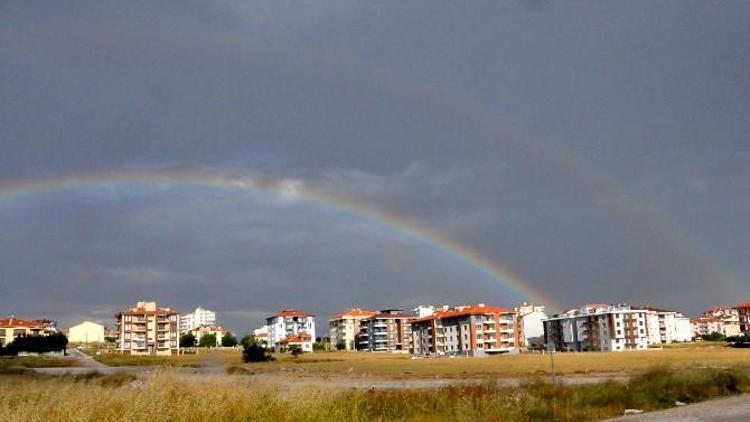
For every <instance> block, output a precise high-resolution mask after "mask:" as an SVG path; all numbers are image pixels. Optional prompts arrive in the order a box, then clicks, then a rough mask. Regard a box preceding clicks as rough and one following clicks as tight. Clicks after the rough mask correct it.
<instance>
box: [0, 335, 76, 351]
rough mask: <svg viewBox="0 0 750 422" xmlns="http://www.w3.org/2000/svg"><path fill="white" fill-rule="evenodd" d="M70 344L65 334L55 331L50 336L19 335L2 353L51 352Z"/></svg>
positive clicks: (60, 349)
mask: <svg viewBox="0 0 750 422" xmlns="http://www.w3.org/2000/svg"><path fill="white" fill-rule="evenodd" d="M67 346H68V338H67V337H65V334H62V333H55V334H50V335H48V336H25V335H24V336H19V337H16V338H15V339H14V340H13V341H12V342H11V343H10V344H8V346H7V347H5V348H4V350H1V351H0V355H4V356H16V355H18V353H19V352H28V353H50V352H61V351H64V350H65V348H66V347H67Z"/></svg>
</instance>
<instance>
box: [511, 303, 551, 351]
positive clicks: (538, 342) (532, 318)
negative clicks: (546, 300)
mask: <svg viewBox="0 0 750 422" xmlns="http://www.w3.org/2000/svg"><path fill="white" fill-rule="evenodd" d="M514 312H515V314H516V338H518V348H522V347H532V346H542V345H543V344H544V322H543V321H544V320H545V319H547V311H546V309H545V307H544V306H541V305H534V304H533V303H530V304H529V303H526V302H524V303H523V305H521V306H516V307H515V309H514Z"/></svg>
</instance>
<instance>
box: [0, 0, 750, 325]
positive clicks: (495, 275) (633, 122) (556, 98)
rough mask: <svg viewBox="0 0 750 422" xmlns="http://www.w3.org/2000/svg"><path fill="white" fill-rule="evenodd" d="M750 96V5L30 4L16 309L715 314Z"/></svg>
mask: <svg viewBox="0 0 750 422" xmlns="http://www.w3.org/2000/svg"><path fill="white" fill-rule="evenodd" d="M748 116H750V3H749V2H746V1H723V2H704V1H688V0H680V1H628V2H619V1H596V2H593V1H583V2H582V1H556V0H547V1H544V0H536V1H528V0H527V1H523V0H519V1H506V2H498V1H473V2H469V3H462V2H458V3H456V2H443V1H411V2H401V1H383V2H369V1H349V0H347V1H317V2H294V1H279V0H274V1H264V2H257V1H244V0H243V1H239V0H237V1H234V0H224V1H215V2H203V1H197V0H187V1H161V2H153V1H140V0H133V1H128V2H120V1H110V0H96V1H91V2H88V1H77V2H61V1H35V2H28V1H4V2H2V3H0V315H8V314H13V315H16V316H19V317H29V318H51V319H56V320H58V321H59V324H60V325H61V326H62V327H68V326H70V325H72V324H75V323H77V322H80V321H81V320H84V319H87V320H93V321H98V322H102V323H105V324H108V325H110V326H112V325H113V324H114V314H115V313H116V312H117V311H118V310H120V309H123V308H125V307H128V306H133V305H134V304H135V302H136V301H138V300H144V299H145V300H156V301H158V303H159V304H161V305H163V306H172V307H175V308H177V309H179V310H180V311H183V312H188V311H190V310H192V309H194V308H195V307H196V306H198V305H202V306H204V307H207V308H209V309H213V310H215V311H216V312H217V314H218V319H219V322H220V323H221V324H223V325H224V326H225V327H228V328H229V329H231V330H233V331H236V332H238V333H245V332H248V331H249V330H251V329H253V328H257V327H258V326H260V325H261V324H262V322H263V319H264V318H265V317H266V316H268V315H270V314H272V313H274V312H275V311H277V310H279V309H282V308H298V309H301V310H304V311H308V312H312V313H314V314H316V315H317V316H318V326H319V327H320V328H319V332H320V334H325V327H326V326H327V324H326V322H325V321H326V320H327V318H328V317H329V316H330V315H332V314H334V313H336V312H338V311H340V310H342V309H344V308H347V307H351V306H359V307H364V308H372V309H385V308H401V309H412V308H414V307H416V306H417V305H419V304H424V303H437V304H443V303H446V304H465V303H477V302H482V303H487V304H492V305H500V306H508V307H512V306H514V305H517V304H519V303H521V302H522V301H535V302H539V303H542V304H545V305H547V306H548V308H549V309H550V311H552V312H556V311H560V310H563V309H565V308H569V307H575V306H579V305H582V304H585V303H629V304H648V305H652V306H658V307H662V308H672V309H676V310H679V311H682V312H684V313H685V314H687V315H697V314H698V313H700V312H701V311H702V310H703V309H704V308H707V307H709V306H713V305H719V304H729V305H731V304H736V303H739V302H741V301H744V300H750V240H749V239H750V226H749V225H748V216H750V139H748V133H750V119H749V118H748ZM191 174H192V175H206V174H209V175H214V176H215V178H216V177H219V178H222V180H230V181H231V180H234V181H237V180H242V181H246V183H234V184H232V183H209V180H208V179H210V177H209V178H207V177H205V176H202V177H198V176H195V177H192V178H191V177H188V176H185V175H191ZM116 175H119V176H116ZM123 175H125V176H123ZM165 175H166V176H165ZM170 175H171V176H170ZM240 185H241V186H240ZM248 187H249V188H248Z"/></svg>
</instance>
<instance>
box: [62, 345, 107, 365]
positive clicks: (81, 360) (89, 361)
mask: <svg viewBox="0 0 750 422" xmlns="http://www.w3.org/2000/svg"><path fill="white" fill-rule="evenodd" d="M68 356H70V357H72V358H74V359H76V360H77V361H78V366H79V367H83V368H106V367H107V365H105V364H103V363H101V362H99V361H97V360H96V359H94V358H92V357H91V356H89V355H87V354H86V353H83V352H82V351H80V350H78V349H70V350H68Z"/></svg>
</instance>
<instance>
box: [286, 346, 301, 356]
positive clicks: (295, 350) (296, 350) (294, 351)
mask: <svg viewBox="0 0 750 422" xmlns="http://www.w3.org/2000/svg"><path fill="white" fill-rule="evenodd" d="M289 354H291V355H292V357H295V358H298V357H299V356H300V355H301V354H302V348H301V347H299V345H298V344H292V345H291V346H289Z"/></svg>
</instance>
